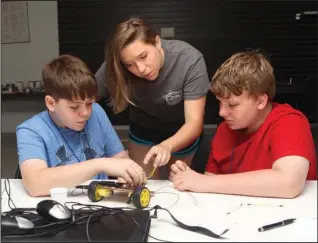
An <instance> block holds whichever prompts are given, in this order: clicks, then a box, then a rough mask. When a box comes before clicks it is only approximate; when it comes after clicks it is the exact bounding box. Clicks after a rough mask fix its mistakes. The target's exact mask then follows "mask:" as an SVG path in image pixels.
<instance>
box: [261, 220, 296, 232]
mask: <svg viewBox="0 0 318 243" xmlns="http://www.w3.org/2000/svg"><path fill="white" fill-rule="evenodd" d="M295 220H296V219H285V220H283V221H280V222H277V223H274V224H268V225H265V226H262V227H260V228H258V231H259V232H263V231H266V230H271V229H275V228H278V227H282V226H285V225H289V224H292V223H294V222H295Z"/></svg>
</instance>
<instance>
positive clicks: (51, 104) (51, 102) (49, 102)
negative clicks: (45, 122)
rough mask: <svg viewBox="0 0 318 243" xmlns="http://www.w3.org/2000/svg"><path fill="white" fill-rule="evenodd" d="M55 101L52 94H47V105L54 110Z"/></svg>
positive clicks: (50, 109)
mask: <svg viewBox="0 0 318 243" xmlns="http://www.w3.org/2000/svg"><path fill="white" fill-rule="evenodd" d="M55 103H56V102H55V100H54V98H53V97H52V96H50V95H46V96H45V105H46V107H47V109H48V110H49V111H51V112H53V111H54V110H55Z"/></svg>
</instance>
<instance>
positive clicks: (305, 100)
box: [58, 0, 318, 125]
mask: <svg viewBox="0 0 318 243" xmlns="http://www.w3.org/2000/svg"><path fill="white" fill-rule="evenodd" d="M317 6H318V4H317V2H314V1H300V0H298V1H289V2H288V3H287V2H286V1H246V0H245V1H238V0H228V1H207V0H197V1H194V0H178V1H167V0H147V1H145V0H121V1H103V0H83V1H77V0H61V1H58V11H59V19H58V20H59V33H60V36H59V40H60V51H61V53H72V54H73V55H77V56H79V57H81V58H82V59H83V60H84V61H85V62H86V63H87V64H88V66H89V67H90V68H91V69H92V70H93V71H96V70H97V69H98V68H99V66H100V65H101V63H102V61H103V56H104V46H105V43H106V41H107V39H108V37H109V35H110V34H111V32H112V30H113V29H114V26H115V24H117V23H119V22H120V21H122V20H123V19H126V18H127V17H129V16H131V15H135V16H141V17H143V18H145V19H146V20H148V22H150V23H151V24H152V25H153V26H154V27H156V28H157V29H158V30H160V28H162V27H174V28H175V30H174V33H175V36H174V38H175V39H178V40H183V41H186V42H188V43H190V44H192V45H193V46H195V47H196V48H197V49H199V50H200V51H201V52H202V53H203V55H204V58H205V61H206V64H207V68H208V74H209V76H210V78H211V77H212V76H213V74H214V72H215V71H216V69H217V67H219V66H220V65H221V63H222V62H224V60H225V59H226V58H228V57H229V56H230V55H232V54H233V53H235V52H238V51H244V50H246V49H257V48H260V49H262V50H263V51H264V52H265V53H266V54H268V56H269V59H270V60H271V61H272V63H273V66H274V68H275V75H276V78H277V82H279V83H282V84H281V85H277V93H278V94H277V96H276V99H277V101H279V102H284V103H285V102H286V103H290V104H291V105H293V106H294V107H296V108H298V109H300V110H301V111H303V112H304V113H305V114H306V115H307V117H308V118H309V119H310V121H311V122H317V116H318V113H317V108H318V107H317V92H316V91H317V15H316V16H302V17H301V19H300V20H296V18H295V16H296V14H297V13H300V12H303V11H309V10H316V9H317ZM71 11H73V12H74V13H76V14H71ZM290 78H292V80H293V82H292V84H291V85H286V84H284V83H285V82H286V81H287V80H289V79H290ZM307 79H308V81H307ZM310 99H312V100H315V101H314V102H312V101H309V100H310ZM217 113H218V107H217V102H216V101H215V99H214V97H213V96H212V94H211V93H209V94H208V100H207V106H206V118H205V124H216V123H218V114H217ZM110 118H111V120H112V121H114V122H115V124H118V125H127V124H128V122H129V121H128V113H125V114H121V115H120V116H115V115H111V117H110Z"/></svg>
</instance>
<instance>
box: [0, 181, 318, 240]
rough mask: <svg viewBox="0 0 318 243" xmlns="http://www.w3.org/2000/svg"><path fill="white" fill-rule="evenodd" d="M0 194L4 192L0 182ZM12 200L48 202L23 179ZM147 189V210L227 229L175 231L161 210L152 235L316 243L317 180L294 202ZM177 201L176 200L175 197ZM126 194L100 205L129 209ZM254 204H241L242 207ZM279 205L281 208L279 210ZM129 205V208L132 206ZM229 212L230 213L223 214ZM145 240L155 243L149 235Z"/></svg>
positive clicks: (152, 185)
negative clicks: (287, 222)
mask: <svg viewBox="0 0 318 243" xmlns="http://www.w3.org/2000/svg"><path fill="white" fill-rule="evenodd" d="M1 184H2V187H1V191H4V179H2V183H1ZM10 185H11V197H12V200H13V201H14V203H15V205H16V206H17V207H24V208H25V207H35V206H36V204H37V203H38V202H40V201H41V200H44V199H46V198H43V197H41V198H33V197H30V196H29V195H28V194H27V192H26V191H25V189H24V187H23V184H22V181H21V180H10ZM147 187H148V188H149V189H150V190H151V191H157V190H158V189H159V190H158V191H157V193H156V194H155V195H154V196H153V197H152V198H151V202H150V205H149V206H154V205H160V206H161V207H168V209H169V210H170V212H171V213H172V214H173V215H174V216H175V217H176V218H177V219H179V220H180V221H181V222H183V223H185V224H189V225H201V226H204V227H206V228H209V229H210V230H212V231H213V232H215V233H221V232H222V231H223V230H224V229H226V228H229V229H230V230H229V231H228V232H227V233H226V234H225V235H224V236H225V237H226V239H222V240H220V239H214V238H210V237H207V236H204V235H201V234H198V233H194V232H190V231H186V230H183V229H181V228H179V227H178V226H177V225H176V224H175V223H174V221H173V220H172V219H171V218H170V216H169V214H168V213H167V212H165V211H161V210H159V211H158V219H152V222H151V228H150V235H151V236H154V237H156V238H159V239H162V240H166V241H179V242H180V241H191V242H198V241H199V242H200V241H201V242H202V241H232V242H233V241H236V242H238V241H267V242H268V241H293V242H297V241H312V242H313V241H315V242H317V181H308V182H307V183H306V187H305V189H304V191H303V192H302V194H301V195H299V196H298V197H297V198H294V199H278V198H259V197H258V198H256V197H245V196H233V195H221V194H212V193H211V194H208V193H205V194H204V193H188V192H178V191H177V190H175V189H173V188H172V184H171V182H170V181H159V180H158V181H157V180H149V181H148V184H147ZM7 198H8V197H7V195H6V193H5V192H4V193H2V211H3V212H4V211H7V210H9V207H8V200H7ZM178 198H179V200H178V202H177V203H175V202H176V201H177V199H178ZM126 199H127V194H124V195H123V194H122V193H119V194H118V195H115V196H112V197H109V198H105V199H103V200H102V201H100V202H98V204H100V205H105V206H108V207H114V206H116V207H120V206H127V204H126ZM67 201H76V202H81V203H86V204H93V203H92V202H91V201H90V200H89V199H88V197H87V196H84V195H82V196H73V197H72V196H69V197H68V200H67ZM242 203H243V204H244V205H245V204H254V205H250V206H244V205H243V206H241V207H240V205H241V204H242ZM277 205H283V207H278V206H277ZM131 206H133V205H131ZM228 212H231V213H230V214H227V213H228ZM288 218H297V221H296V222H295V223H293V224H291V225H288V226H284V227H280V228H277V229H273V230H269V231H266V232H261V233H260V232H258V228H259V227H260V226H263V225H266V224H269V223H274V222H277V221H281V220H284V219H288ZM148 240H149V241H155V240H154V239H152V238H151V237H149V239H148Z"/></svg>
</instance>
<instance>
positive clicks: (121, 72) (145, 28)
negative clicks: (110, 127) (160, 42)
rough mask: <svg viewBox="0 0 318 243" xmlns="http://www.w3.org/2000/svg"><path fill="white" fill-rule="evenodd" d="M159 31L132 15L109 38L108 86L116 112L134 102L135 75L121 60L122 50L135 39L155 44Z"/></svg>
mask: <svg viewBox="0 0 318 243" xmlns="http://www.w3.org/2000/svg"><path fill="white" fill-rule="evenodd" d="M156 36H157V32H156V30H155V29H154V28H152V27H151V26H150V25H149V24H147V23H145V21H144V20H142V19H140V18H138V17H131V18H129V19H128V20H127V21H125V22H122V23H120V24H118V25H117V27H116V30H115V33H114V34H113V35H112V36H111V38H110V39H109V41H108V43H107V45H106V48H105V61H106V87H107V89H108V91H109V93H110V95H111V105H112V107H113V111H114V112H115V113H119V112H122V111H123V110H125V109H126V108H127V106H128V103H131V104H133V102H132V101H131V95H132V92H133V85H132V78H133V75H132V74H131V73H130V72H129V71H128V70H127V68H126V67H125V66H124V65H123V64H122V62H121V61H120V52H121V50H122V49H123V48H125V47H126V46H127V45H129V44H131V43H132V42H134V41H135V40H137V39H138V40H141V41H143V42H144V43H145V44H151V45H155V43H156Z"/></svg>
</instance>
